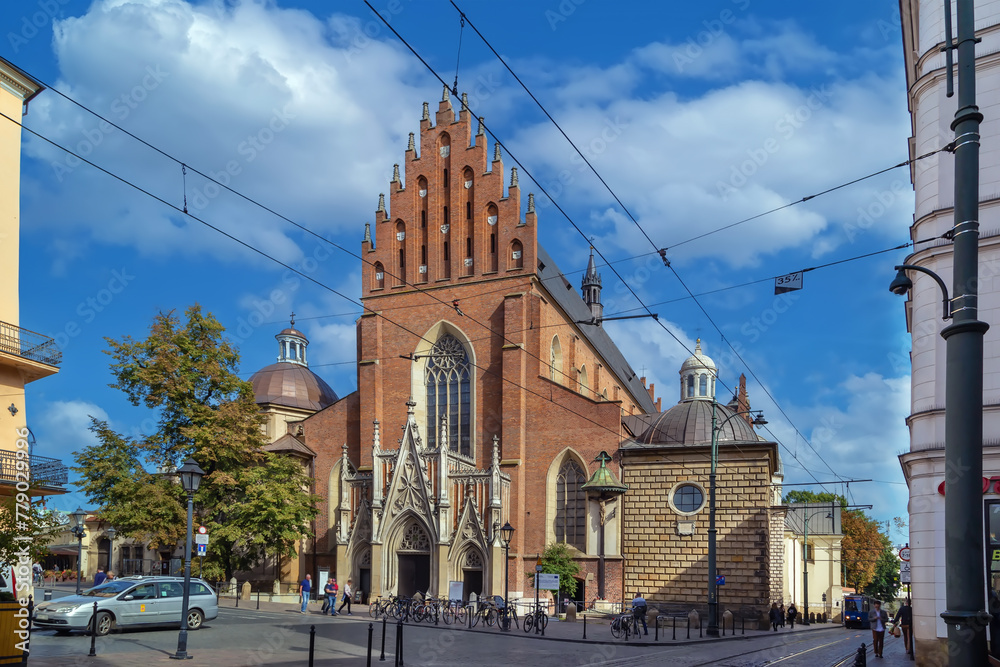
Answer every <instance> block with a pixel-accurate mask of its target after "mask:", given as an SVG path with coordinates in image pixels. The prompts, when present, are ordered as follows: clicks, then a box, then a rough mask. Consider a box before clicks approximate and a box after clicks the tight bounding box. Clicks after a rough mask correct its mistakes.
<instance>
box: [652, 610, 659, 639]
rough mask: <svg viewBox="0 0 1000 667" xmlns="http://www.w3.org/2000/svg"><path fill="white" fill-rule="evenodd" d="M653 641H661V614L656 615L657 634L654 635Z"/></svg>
mask: <svg viewBox="0 0 1000 667" xmlns="http://www.w3.org/2000/svg"><path fill="white" fill-rule="evenodd" d="M653 641H660V615H659V614H657V615H656V634H655V635H654V636H653Z"/></svg>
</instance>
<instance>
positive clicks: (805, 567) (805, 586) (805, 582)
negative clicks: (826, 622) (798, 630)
mask: <svg viewBox="0 0 1000 667" xmlns="http://www.w3.org/2000/svg"><path fill="white" fill-rule="evenodd" d="M823 512H826V518H827V519H832V518H833V511H827V510H819V511H817V512H813V513H812V514H810V515H808V516H806V514H805V513H803V514H802V517H803V519H802V525H803V529H802V534H803V537H802V625H809V551H808V550H809V519H811V518H813V517H814V516H816V515H817V514H822V513H823ZM824 595H826V593H824Z"/></svg>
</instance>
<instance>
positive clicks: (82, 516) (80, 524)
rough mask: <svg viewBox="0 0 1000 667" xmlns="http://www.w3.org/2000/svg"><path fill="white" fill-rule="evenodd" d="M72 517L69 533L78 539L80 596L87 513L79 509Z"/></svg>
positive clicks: (77, 571)
mask: <svg viewBox="0 0 1000 667" xmlns="http://www.w3.org/2000/svg"><path fill="white" fill-rule="evenodd" d="M69 516H70V523H71V526H70V529H69V532H70V533H71V534H72V535H73V537H75V538H76V594H77V595H79V594H80V576H81V566H82V565H83V538H84V537H85V536H86V535H87V513H86V512H85V511H84V509H83V508H82V507H77V508H76V511H75V512H73V513H72V514H70V515H69Z"/></svg>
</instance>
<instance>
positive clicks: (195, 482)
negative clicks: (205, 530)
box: [170, 458, 205, 660]
mask: <svg viewBox="0 0 1000 667" xmlns="http://www.w3.org/2000/svg"><path fill="white" fill-rule="evenodd" d="M177 474H178V475H179V476H180V478H181V486H182V487H183V488H184V491H185V492H186V493H187V541H186V542H185V543H184V595H183V597H182V598H181V631H180V634H179V635H178V636H177V653H175V654H173V655H172V656H170V657H171V658H172V659H173V660H190V659H191V658H192V656H190V655H188V652H187V616H188V604H189V602H190V597H191V545H192V543H193V542H194V528H193V521H194V494H195V491H197V490H198V487H199V486H201V478H202V476H203V475H204V474H205V471H204V470H202V469H201V468H200V467H198V464H197V462H195V460H194V459H193V458H189V459H188V460H187V461H185V462H184V465H183V466H181V468H180V470H178V471H177Z"/></svg>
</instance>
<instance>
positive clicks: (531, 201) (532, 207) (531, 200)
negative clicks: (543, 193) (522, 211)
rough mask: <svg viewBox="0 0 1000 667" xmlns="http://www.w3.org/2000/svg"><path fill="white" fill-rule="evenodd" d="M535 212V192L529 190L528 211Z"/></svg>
mask: <svg viewBox="0 0 1000 667" xmlns="http://www.w3.org/2000/svg"><path fill="white" fill-rule="evenodd" d="M534 212H535V193H534V192H529V193H528V213H534Z"/></svg>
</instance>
